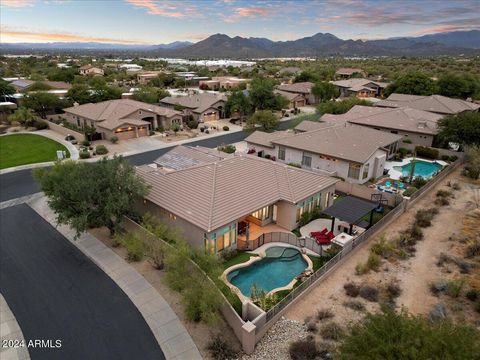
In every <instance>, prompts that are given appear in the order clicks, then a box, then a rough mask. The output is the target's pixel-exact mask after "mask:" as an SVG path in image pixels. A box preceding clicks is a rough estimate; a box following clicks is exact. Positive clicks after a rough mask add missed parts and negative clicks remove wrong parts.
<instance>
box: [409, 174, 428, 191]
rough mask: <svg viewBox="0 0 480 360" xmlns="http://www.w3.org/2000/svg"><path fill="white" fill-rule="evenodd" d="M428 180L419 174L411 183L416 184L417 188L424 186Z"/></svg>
mask: <svg viewBox="0 0 480 360" xmlns="http://www.w3.org/2000/svg"><path fill="white" fill-rule="evenodd" d="M427 182H428V180H427V179H425V178H423V177H421V176H417V177H416V178H415V179H413V181H412V183H411V185H412V186H415V187H416V188H417V189H420V188H422V187H423V186H424V185H425V184H426V183H427Z"/></svg>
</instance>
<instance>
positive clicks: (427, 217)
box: [415, 209, 436, 227]
mask: <svg viewBox="0 0 480 360" xmlns="http://www.w3.org/2000/svg"><path fill="white" fill-rule="evenodd" d="M432 210H433V209H421V210H418V211H417V213H416V214H415V225H417V226H420V227H429V226H431V225H432V220H433V217H434V216H435V215H436V214H435V213H434V211H432Z"/></svg>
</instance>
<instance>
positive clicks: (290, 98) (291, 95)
mask: <svg viewBox="0 0 480 360" xmlns="http://www.w3.org/2000/svg"><path fill="white" fill-rule="evenodd" d="M274 93H275V94H278V95H281V96H283V97H285V98H287V100H288V101H293V100H295V99H297V98H299V97H302V94H298V93H292V92H288V91H283V90H278V89H276V90H274Z"/></svg>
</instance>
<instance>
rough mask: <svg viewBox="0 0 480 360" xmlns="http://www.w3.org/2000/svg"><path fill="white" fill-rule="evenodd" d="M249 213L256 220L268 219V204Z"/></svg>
mask: <svg viewBox="0 0 480 360" xmlns="http://www.w3.org/2000/svg"><path fill="white" fill-rule="evenodd" d="M251 215H252V216H253V217H254V218H256V219H258V220H265V219H268V217H269V216H270V206H265V207H264V208H262V209H260V210H257V211H255V212H254V213H252V214H251Z"/></svg>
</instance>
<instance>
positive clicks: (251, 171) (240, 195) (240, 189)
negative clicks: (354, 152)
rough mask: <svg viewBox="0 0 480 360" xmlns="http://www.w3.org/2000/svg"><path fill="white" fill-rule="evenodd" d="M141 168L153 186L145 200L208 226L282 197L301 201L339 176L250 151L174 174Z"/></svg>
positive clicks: (141, 174)
mask: <svg viewBox="0 0 480 360" xmlns="http://www.w3.org/2000/svg"><path fill="white" fill-rule="evenodd" d="M136 171H137V174H138V175H139V176H141V177H142V178H144V179H145V181H146V182H147V184H149V185H150V193H149V194H148V195H147V196H146V199H148V200H149V201H151V202H153V203H155V204H157V205H159V206H161V207H162V208H164V209H166V210H167V211H170V212H172V213H173V214H176V215H177V216H179V217H181V218H183V219H185V220H187V221H189V222H191V223H192V224H194V225H196V226H198V227H200V228H201V229H204V230H205V231H212V230H215V229H217V228H219V227H221V226H224V225H227V224H229V223H231V222H232V221H235V220H237V219H238V218H240V217H242V216H245V215H247V214H250V213H252V212H254V211H256V210H258V209H261V208H262V207H264V206H267V205H271V204H274V203H276V202H277V201H280V200H284V201H287V202H290V203H297V202H298V201H301V200H303V199H305V198H307V197H309V196H311V195H313V194H315V193H317V192H319V191H322V190H323V189H326V188H328V187H330V186H332V185H334V184H335V183H336V182H337V181H338V180H337V179H335V178H332V177H328V176H324V175H319V174H317V173H314V172H311V171H307V170H303V169H297V168H294V167H291V166H288V165H285V164H281V163H277V162H274V161H271V160H267V159H261V158H259V157H256V156H250V155H238V156H233V157H231V158H226V159H224V160H220V161H217V162H212V163H209V164H204V165H199V166H194V167H190V168H187V169H184V170H179V171H174V172H169V173H165V172H162V171H161V170H159V169H154V168H152V167H149V166H142V167H138V168H136Z"/></svg>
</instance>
